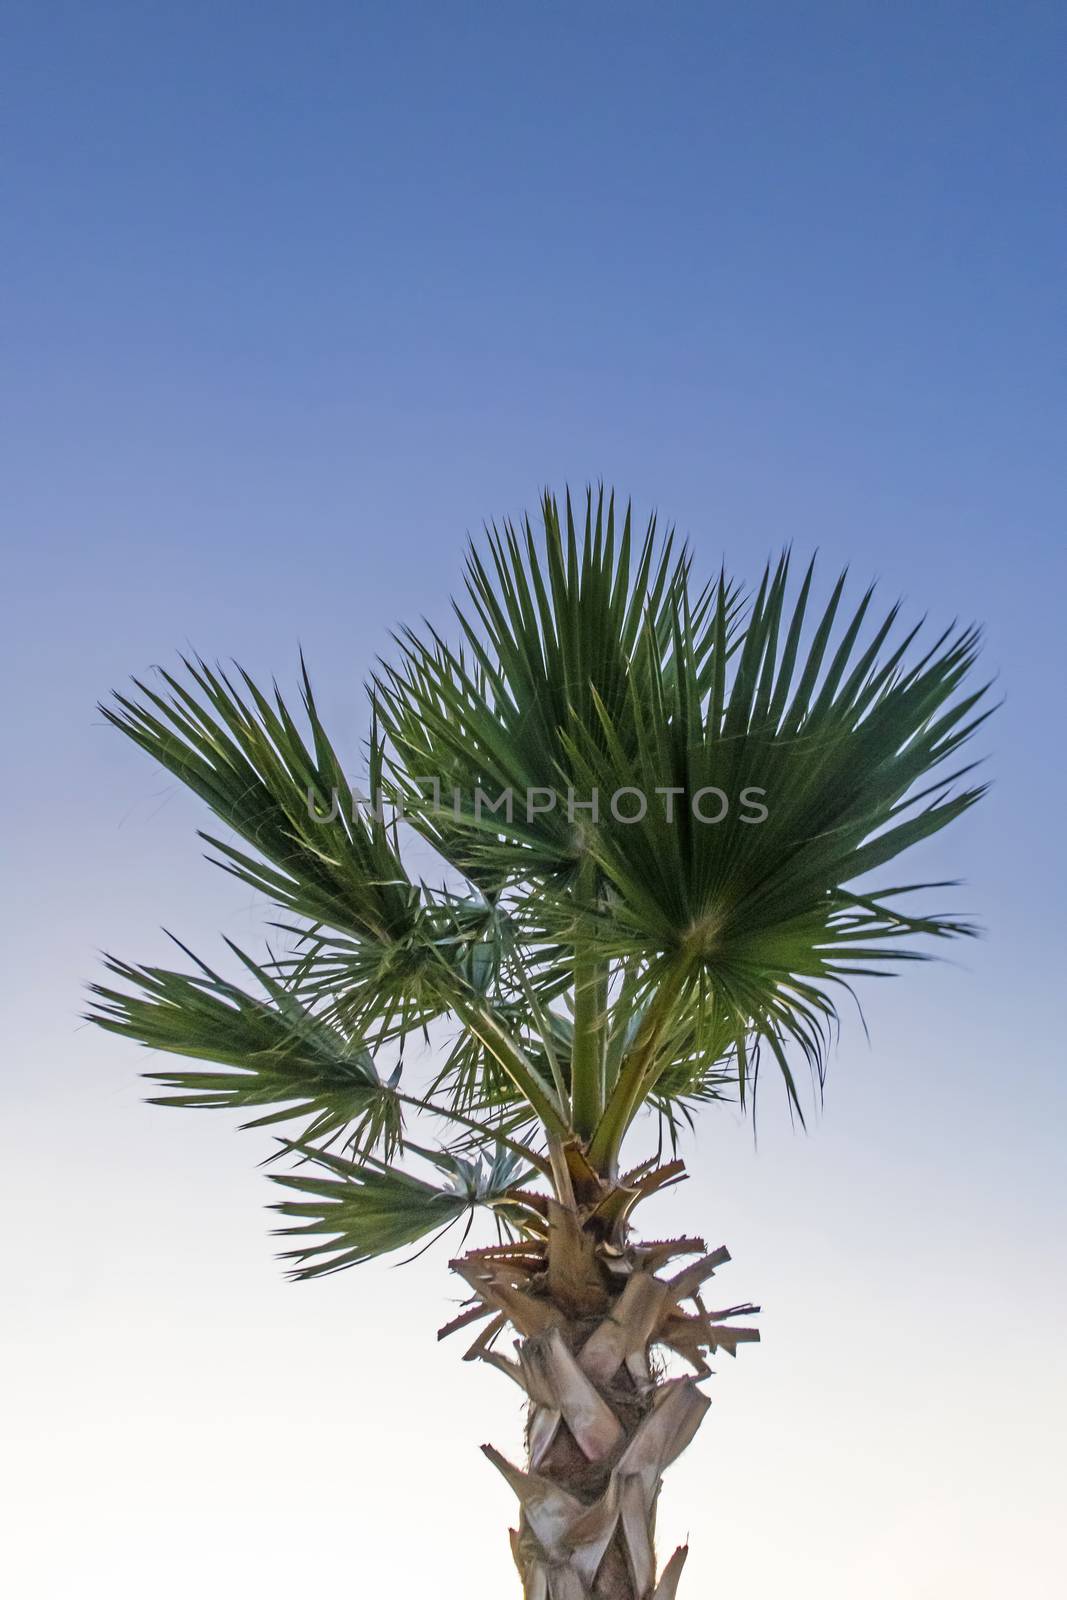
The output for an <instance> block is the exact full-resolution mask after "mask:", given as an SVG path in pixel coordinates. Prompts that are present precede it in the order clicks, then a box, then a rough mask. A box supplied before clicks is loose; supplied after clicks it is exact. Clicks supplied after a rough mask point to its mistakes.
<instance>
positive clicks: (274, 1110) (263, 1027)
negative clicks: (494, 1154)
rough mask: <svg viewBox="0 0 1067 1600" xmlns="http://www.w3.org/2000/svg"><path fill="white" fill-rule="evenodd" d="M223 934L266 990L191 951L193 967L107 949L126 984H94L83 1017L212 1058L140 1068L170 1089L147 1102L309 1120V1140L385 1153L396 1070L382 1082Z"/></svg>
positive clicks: (354, 1050)
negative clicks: (254, 989) (129, 958)
mask: <svg viewBox="0 0 1067 1600" xmlns="http://www.w3.org/2000/svg"><path fill="white" fill-rule="evenodd" d="M226 942H227V944H229V946H230V949H231V950H232V951H233V953H234V954H235V955H236V956H237V957H238V958H239V960H241V961H242V962H243V963H244V965H245V966H246V967H247V968H248V970H249V971H250V972H251V973H252V974H253V976H254V977H255V978H256V979H257V980H258V982H259V984H260V985H261V987H262V989H263V991H264V992H263V995H261V996H260V995H253V994H248V993H247V992H246V991H245V990H244V989H242V988H240V987H239V986H238V985H237V984H234V983H231V982H229V981H228V980H227V979H225V978H223V977H220V976H219V974H218V973H217V972H213V971H212V970H211V968H210V967H208V966H206V965H205V964H204V963H203V962H201V961H199V960H197V958H196V957H195V956H192V952H191V951H187V952H186V954H188V955H190V957H191V959H192V960H193V961H194V962H196V965H197V967H198V968H199V971H198V972H197V973H194V974H189V973H184V972H173V971H169V970H167V969H165V968H162V967H144V966H142V967H138V966H132V965H130V964H129V963H127V962H124V961H118V960H116V959H114V958H111V957H109V958H108V960H107V963H106V964H107V968H108V971H109V972H111V973H112V974H113V976H114V977H116V978H117V979H119V980H121V981H122V982H123V983H124V984H126V985H128V986H129V987H128V988H126V989H114V988H111V987H110V986H106V985H103V984H93V985H91V989H90V992H91V994H92V995H93V997H94V999H93V1005H92V1008H91V1010H90V1012H89V1018H90V1020H91V1021H93V1022H95V1023H97V1024H98V1025H99V1026H100V1027H102V1028H105V1029H107V1030H108V1031H109V1032H111V1033H117V1034H119V1035H120V1036H122V1037H124V1038H128V1039H135V1040H136V1041H137V1042H138V1043H139V1044H143V1045H146V1046H148V1048H150V1049H153V1050H163V1051H166V1052H168V1053H169V1054H171V1055H180V1056H187V1057H192V1058H193V1059H195V1060H199V1061H208V1062H212V1063H214V1064H215V1070H212V1071H204V1070H198V1071H188V1070H186V1071H183V1070H178V1069H166V1070H163V1071H153V1072H147V1073H145V1077H146V1078H148V1079H149V1080H150V1081H151V1082H153V1083H156V1084H159V1085H160V1086H161V1087H163V1088H165V1089H167V1090H168V1091H170V1092H169V1093H167V1094H164V1095H157V1096H154V1097H153V1099H152V1102H151V1103H152V1104H153V1105H164V1106H182V1107H186V1108H210V1109H221V1110H237V1111H249V1110H256V1111H260V1112H261V1113H262V1114H261V1115H258V1116H256V1117H254V1118H253V1119H252V1120H251V1121H250V1122H247V1123H245V1124H244V1125H245V1126H246V1127H262V1126H265V1125H267V1124H270V1123H275V1122H284V1121H289V1120H293V1119H306V1120H307V1127H306V1130H305V1134H304V1137H305V1140H307V1141H313V1140H319V1139H330V1138H333V1137H336V1136H337V1135H338V1134H343V1135H344V1140H345V1143H346V1144H351V1145H354V1146H356V1147H358V1148H361V1149H366V1148H372V1147H376V1146H380V1147H381V1148H382V1149H383V1150H384V1152H385V1154H386V1155H387V1156H389V1155H391V1154H392V1153H393V1151H395V1149H396V1148H397V1145H398V1143H399V1142H400V1139H401V1134H402V1118H401V1107H400V1103H399V1101H398V1099H397V1096H396V1093H395V1090H396V1080H395V1078H391V1079H390V1080H389V1081H385V1080H383V1079H382V1078H381V1077H380V1076H379V1073H378V1071H377V1068H376V1066H375V1063H374V1059H373V1056H372V1055H371V1053H370V1051H369V1050H367V1049H366V1048H365V1047H364V1045H363V1044H362V1043H361V1042H360V1041H359V1040H358V1039H355V1038H352V1037H350V1036H346V1035H345V1034H343V1033H341V1032H340V1031H338V1030H337V1029H336V1028H333V1027H331V1026H330V1025H329V1024H328V1023H326V1022H324V1021H323V1020H322V1019H321V1018H320V1017H317V1016H315V1015H313V1014H312V1013H311V1012H309V1011H307V1010H306V1009H305V1008H304V1007H303V1006H302V1005H301V1004H300V1003H299V1001H298V1000H296V999H295V998H294V996H293V995H292V994H291V993H289V992H288V991H287V990H286V989H285V988H284V987H283V986H282V985H281V984H280V983H278V982H277V981H276V980H275V979H274V978H273V977H272V976H271V974H270V973H269V972H268V971H267V970H266V969H265V968H263V967H261V966H259V965H258V964H257V963H256V962H255V961H253V960H252V958H251V957H250V956H247V955H246V954H245V953H244V952H243V951H242V950H240V949H238V947H237V946H236V945H234V944H232V943H231V942H230V941H229V940H227V941H226ZM182 948H184V946H183V947H182ZM267 1108H269V1109H267Z"/></svg>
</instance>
